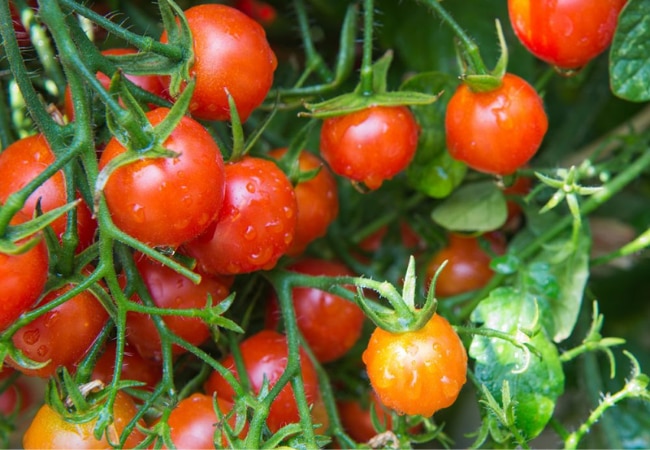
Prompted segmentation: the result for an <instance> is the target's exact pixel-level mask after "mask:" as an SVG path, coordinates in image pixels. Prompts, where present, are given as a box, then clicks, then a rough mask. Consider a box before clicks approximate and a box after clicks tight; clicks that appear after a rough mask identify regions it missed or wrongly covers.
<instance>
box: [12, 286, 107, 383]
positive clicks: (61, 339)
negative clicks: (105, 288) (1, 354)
mask: <svg viewBox="0 0 650 450" xmlns="http://www.w3.org/2000/svg"><path fill="white" fill-rule="evenodd" d="M71 288H72V285H65V286H63V287H62V288H60V289H57V290H55V291H52V292H50V293H49V294H47V295H46V296H45V297H44V298H43V300H42V301H41V302H40V303H39V305H40V304H43V305H44V304H47V303H49V302H51V301H53V300H55V299H57V298H58V297H60V296H61V295H62V294H63V293H65V292H67V291H69V290H70V289H71ZM107 320H108V313H107V312H106V310H105V309H104V307H103V306H102V305H101V303H100V302H99V300H98V299H97V298H96V297H95V296H94V295H93V294H92V293H91V292H90V291H84V292H81V293H80V294H77V295H76V296H74V297H72V298H71V299H69V300H67V301H66V302H64V303H63V304H61V305H59V306H57V307H56V308H54V309H52V310H50V311H48V312H46V313H45V314H43V315H41V316H39V317H37V318H36V319H34V320H33V321H32V322H30V323H29V324H27V325H25V326H23V327H22V328H20V329H19V330H18V331H17V332H16V334H14V335H13V337H12V341H13V343H14V346H15V347H16V348H17V349H19V350H20V351H22V352H23V354H24V355H25V356H27V357H28V358H29V359H31V360H33V361H36V362H46V361H48V360H49V363H48V364H47V365H46V366H45V367H42V368H40V369H27V368H25V367H21V366H19V365H18V364H17V363H16V362H15V361H13V360H8V363H9V364H10V365H12V366H13V367H14V368H15V369H17V370H19V371H20V372H22V373H24V374H26V375H30V376H37V377H41V378H46V377H49V376H51V375H53V374H54V372H55V370H56V369H57V367H60V366H65V367H66V368H67V369H68V370H69V371H70V372H74V366H75V364H77V363H78V362H79V361H80V360H81V359H82V358H83V357H84V355H85V354H86V353H87V352H88V350H90V348H91V347H92V345H93V343H94V342H95V340H96V339H97V336H98V335H99V333H100V332H101V330H102V328H103V327H104V325H105V324H106V321H107Z"/></svg>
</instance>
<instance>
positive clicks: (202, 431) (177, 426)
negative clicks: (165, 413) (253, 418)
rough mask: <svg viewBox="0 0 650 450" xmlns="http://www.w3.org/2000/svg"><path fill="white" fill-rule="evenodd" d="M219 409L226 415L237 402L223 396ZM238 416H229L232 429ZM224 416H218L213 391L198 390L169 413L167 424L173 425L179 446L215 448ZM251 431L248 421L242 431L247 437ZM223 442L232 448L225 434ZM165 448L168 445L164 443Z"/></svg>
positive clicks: (172, 437)
mask: <svg viewBox="0 0 650 450" xmlns="http://www.w3.org/2000/svg"><path fill="white" fill-rule="evenodd" d="M216 402H217V405H218V408H219V411H221V413H222V414H223V415H226V414H228V413H229V412H230V411H231V410H232V408H233V403H232V402H229V401H228V400H224V399H222V398H220V397H217V399H216ZM236 420H237V418H236V416H235V415H233V416H232V417H230V418H229V419H228V425H229V426H230V428H231V430H232V429H234V428H235V425H236V423H235V422H236ZM220 421H221V419H220V418H219V417H218V416H217V413H216V411H215V409H214V404H213V400H212V396H211V395H205V394H200V393H195V394H192V395H190V396H189V397H187V398H185V399H183V400H181V401H180V402H179V403H178V404H177V405H176V406H175V407H174V408H173V409H172V410H171V413H170V414H169V418H168V420H167V424H168V425H169V437H170V438H171V441H172V442H173V443H174V446H175V447H176V448H182V449H197V450H200V449H206V448H215V443H214V434H215V431H216V427H217V424H219V422H220ZM247 432H248V424H246V425H245V426H244V429H243V430H242V432H241V433H240V434H239V437H240V438H242V439H243V438H244V437H245V436H246V433H247ZM221 446H222V447H223V448H228V447H229V445H228V440H227V439H226V437H225V436H224V435H223V434H221ZM162 448H167V447H165V446H164V445H163V446H162Z"/></svg>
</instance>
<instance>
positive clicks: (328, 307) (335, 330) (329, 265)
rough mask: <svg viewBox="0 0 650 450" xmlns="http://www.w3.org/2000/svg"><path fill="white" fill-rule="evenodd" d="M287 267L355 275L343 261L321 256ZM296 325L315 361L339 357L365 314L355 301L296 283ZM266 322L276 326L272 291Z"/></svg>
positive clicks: (351, 342)
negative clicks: (320, 257)
mask: <svg viewBox="0 0 650 450" xmlns="http://www.w3.org/2000/svg"><path fill="white" fill-rule="evenodd" d="M287 269H288V270H291V271H292V272H298V273H302V274H306V275H314V276H320V275H323V276H332V277H335V276H355V273H354V272H352V271H351V270H350V269H348V268H347V267H346V266H345V265H343V264H341V263H339V262H336V261H327V260H324V259H313V258H309V259H304V260H301V261H298V262H296V263H294V264H292V265H290V266H289V267H287ZM292 298H293V306H294V308H295V310H296V319H297V321H298V328H299V329H300V332H301V333H302V335H303V336H304V338H305V340H306V341H307V344H309V347H310V348H311V350H312V351H313V352H314V356H316V359H318V361H320V362H322V363H325V362H330V361H334V360H335V359H338V358H340V357H341V356H343V355H344V354H345V353H347V351H348V350H350V349H351V348H352V346H353V345H354V344H355V343H356V342H357V341H358V340H359V337H360V336H361V330H362V328H363V321H364V318H365V315H364V314H363V311H362V310H361V308H359V307H358V306H357V305H356V304H355V303H352V302H349V301H347V300H345V299H343V298H341V297H338V296H336V295H334V294H330V293H328V292H325V291H321V290H319V289H314V288H308V287H299V288H294V289H293V291H292ZM266 317H267V320H266V324H267V327H269V328H275V327H276V326H277V324H278V322H279V321H280V310H279V308H278V303H277V298H276V297H275V295H274V296H273V297H272V298H271V301H270V302H269V308H268V309H267V313H266Z"/></svg>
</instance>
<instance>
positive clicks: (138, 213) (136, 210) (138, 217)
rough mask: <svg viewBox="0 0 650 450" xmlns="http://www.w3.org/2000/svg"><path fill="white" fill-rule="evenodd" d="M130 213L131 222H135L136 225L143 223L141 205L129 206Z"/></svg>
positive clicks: (142, 208)
mask: <svg viewBox="0 0 650 450" xmlns="http://www.w3.org/2000/svg"><path fill="white" fill-rule="evenodd" d="M131 213H132V214H131V215H132V216H133V220H135V221H136V222H137V223H143V222H144V219H145V217H144V207H143V206H142V205H139V204H137V203H133V205H131Z"/></svg>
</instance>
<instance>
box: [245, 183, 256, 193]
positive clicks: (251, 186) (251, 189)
mask: <svg viewBox="0 0 650 450" xmlns="http://www.w3.org/2000/svg"><path fill="white" fill-rule="evenodd" d="M246 190H247V191H248V192H250V193H251V194H254V193H255V191H256V190H257V188H256V187H255V183H253V182H248V183H246Z"/></svg>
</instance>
